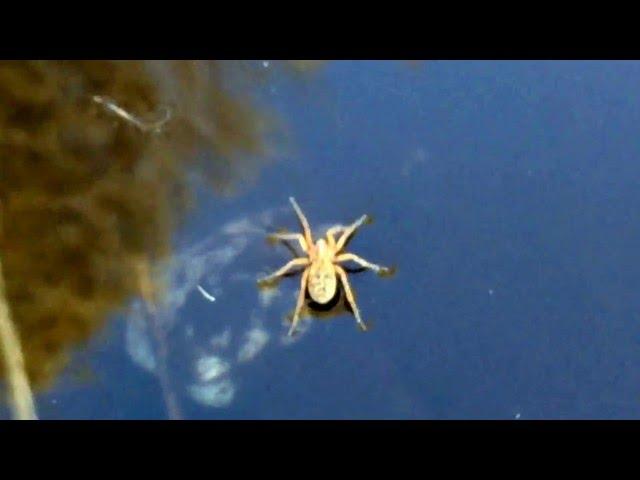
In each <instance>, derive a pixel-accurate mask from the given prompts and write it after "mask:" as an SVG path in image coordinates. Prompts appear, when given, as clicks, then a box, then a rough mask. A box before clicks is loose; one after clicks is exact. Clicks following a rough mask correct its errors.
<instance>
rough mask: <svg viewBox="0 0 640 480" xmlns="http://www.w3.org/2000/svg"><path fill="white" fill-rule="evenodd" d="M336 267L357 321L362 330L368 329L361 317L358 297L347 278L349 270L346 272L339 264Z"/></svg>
mask: <svg viewBox="0 0 640 480" xmlns="http://www.w3.org/2000/svg"><path fill="white" fill-rule="evenodd" d="M335 269H336V272H338V276H339V277H340V281H341V282H342V286H343V287H344V294H345V296H346V297H347V302H349V305H350V306H351V310H353V315H354V316H355V317H356V322H358V327H360V329H361V330H363V331H366V330H367V325H366V324H365V323H364V322H363V321H362V318H360V310H358V305H356V299H355V297H354V296H353V292H352V291H351V287H350V286H349V280H348V279H347V272H345V271H344V269H343V268H342V267H341V266H339V265H336V266H335Z"/></svg>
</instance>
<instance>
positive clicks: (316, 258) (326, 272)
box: [258, 197, 394, 336]
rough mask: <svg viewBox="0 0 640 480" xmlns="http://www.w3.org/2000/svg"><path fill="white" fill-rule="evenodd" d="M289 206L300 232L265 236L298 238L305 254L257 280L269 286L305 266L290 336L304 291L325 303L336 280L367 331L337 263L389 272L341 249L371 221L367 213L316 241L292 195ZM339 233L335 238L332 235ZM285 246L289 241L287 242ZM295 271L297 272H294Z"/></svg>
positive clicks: (270, 238) (269, 237)
mask: <svg viewBox="0 0 640 480" xmlns="http://www.w3.org/2000/svg"><path fill="white" fill-rule="evenodd" d="M289 201H290V202H291V205H293V209H294V210H295V212H296V215H297V216H298V220H299V221H300V224H301V226H302V231H303V233H286V232H279V233H273V234H271V235H269V236H268V237H267V238H268V239H269V240H271V241H283V242H284V243H286V242H287V241H290V240H292V241H297V242H298V244H299V245H300V247H301V248H302V250H303V251H304V252H305V254H306V256H304V257H296V258H294V259H293V260H291V261H289V262H288V263H287V264H286V265H284V266H283V267H282V268H280V269H279V270H277V271H276V272H274V273H272V274H271V275H268V276H266V277H264V278H261V279H259V280H258V285H260V286H268V285H271V284H273V283H274V281H277V280H278V279H279V278H280V277H282V276H285V275H287V274H288V273H289V272H290V270H291V269H292V268H294V267H304V270H302V278H301V280H300V291H299V292H298V300H297V302H296V308H295V310H294V312H293V318H292V320H291V327H290V329H289V333H288V334H289V336H292V335H293V333H294V331H295V328H296V325H297V323H298V321H299V319H300V311H301V309H302V307H303V305H304V300H305V294H306V292H308V293H309V297H311V300H313V301H314V302H316V303H318V304H320V305H326V304H327V303H329V302H330V301H331V300H333V298H334V297H335V295H336V293H337V291H338V279H339V281H340V282H341V283H342V287H343V289H344V293H345V296H346V299H347V302H348V304H349V306H350V307H351V310H352V311H353V314H354V316H355V318H356V322H357V325H358V326H359V327H360V329H361V330H363V331H366V330H367V325H366V324H365V323H364V322H363V321H362V318H361V317H360V311H359V310H358V306H357V305H356V301H355V298H354V295H353V292H352V290H351V287H350V286H349V280H348V279H347V272H346V271H345V269H344V268H343V267H342V266H340V263H342V262H347V261H352V262H355V263H357V264H358V265H360V266H361V267H363V268H364V269H369V270H373V271H374V272H376V273H378V274H379V275H383V276H384V275H390V274H391V273H393V271H394V269H392V268H387V267H382V266H380V265H376V264H373V263H370V262H367V261H366V260H364V259H363V258H360V257H359V256H357V255H355V254H353V253H347V252H344V249H345V247H346V244H347V242H348V241H349V240H350V239H351V237H352V236H353V234H354V233H355V231H356V230H357V229H358V228H360V227H361V226H362V225H364V224H365V223H371V219H370V217H369V216H368V215H362V216H361V217H360V218H359V219H358V220H356V221H355V222H353V223H352V224H351V225H349V226H343V225H334V226H332V227H331V228H329V229H328V230H327V232H326V233H325V238H319V239H318V240H317V241H316V242H315V243H314V241H313V237H312V236H311V229H310V228H309V222H308V221H307V219H306V217H305V216H304V213H302V210H301V209H300V207H299V206H298V204H297V203H296V201H295V199H294V198H293V197H289ZM338 233H341V234H342V235H341V236H340V237H339V238H338V239H337V240H336V238H335V235H337V234H338ZM287 245H288V244H287ZM296 273H298V272H296Z"/></svg>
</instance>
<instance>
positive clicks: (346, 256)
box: [334, 253, 392, 275]
mask: <svg viewBox="0 0 640 480" xmlns="http://www.w3.org/2000/svg"><path fill="white" fill-rule="evenodd" d="M348 261H351V262H355V263H357V264H358V265H360V266H361V267H364V268H368V269H369V270H373V271H374V272H376V273H378V274H380V275H384V274H387V273H391V271H392V269H391V268H387V267H383V266H381V265H376V264H375V263H371V262H367V261H366V260H365V259H364V258H361V257H359V256H358V255H355V254H353V253H342V254H340V255H336V257H335V259H334V262H338V263H340V262H348Z"/></svg>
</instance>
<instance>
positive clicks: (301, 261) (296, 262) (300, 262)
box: [258, 257, 309, 285]
mask: <svg viewBox="0 0 640 480" xmlns="http://www.w3.org/2000/svg"><path fill="white" fill-rule="evenodd" d="M307 265H309V259H308V258H306V257H305V258H294V259H293V260H290V261H289V262H287V264H286V265H285V266H284V267H282V268H280V269H279V270H277V271H276V272H274V273H272V274H271V275H268V276H266V277H263V278H261V279H260V280H258V284H260V285H268V284H269V283H271V282H273V281H274V280H275V279H277V278H278V277H281V276H283V275H284V274H286V273H287V272H288V271H289V270H291V269H292V268H293V267H303V266H307Z"/></svg>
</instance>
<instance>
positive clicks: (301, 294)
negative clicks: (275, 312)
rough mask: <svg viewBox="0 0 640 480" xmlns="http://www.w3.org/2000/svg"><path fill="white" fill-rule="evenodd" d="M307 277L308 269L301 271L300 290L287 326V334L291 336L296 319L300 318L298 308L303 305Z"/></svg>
mask: <svg viewBox="0 0 640 480" xmlns="http://www.w3.org/2000/svg"><path fill="white" fill-rule="evenodd" d="M308 277H309V269H308V268H307V269H305V270H304V272H302V278H301V279H300V291H299V292H298V301H297V302H296V309H295V310H294V312H293V318H292V319H291V327H289V333H288V335H289V336H290V337H292V336H293V332H294V331H295V329H296V325H297V324H298V320H299V319H300V310H302V306H303V305H304V294H305V291H306V289H307V278H308Z"/></svg>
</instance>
